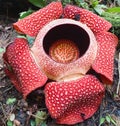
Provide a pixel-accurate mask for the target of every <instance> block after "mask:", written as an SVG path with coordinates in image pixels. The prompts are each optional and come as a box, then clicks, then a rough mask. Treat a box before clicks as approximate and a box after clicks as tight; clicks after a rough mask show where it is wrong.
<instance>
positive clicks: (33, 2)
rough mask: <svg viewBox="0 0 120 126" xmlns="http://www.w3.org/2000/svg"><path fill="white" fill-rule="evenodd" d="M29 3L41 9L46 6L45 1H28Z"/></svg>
mask: <svg viewBox="0 0 120 126" xmlns="http://www.w3.org/2000/svg"><path fill="white" fill-rule="evenodd" d="M29 2H30V3H32V4H33V5H34V6H36V7H39V8H43V7H44V6H46V5H47V1H46V0H29Z"/></svg>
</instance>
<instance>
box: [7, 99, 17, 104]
mask: <svg viewBox="0 0 120 126" xmlns="http://www.w3.org/2000/svg"><path fill="white" fill-rule="evenodd" d="M15 102H16V98H8V99H7V101H6V104H8V105H10V104H14V103H15Z"/></svg>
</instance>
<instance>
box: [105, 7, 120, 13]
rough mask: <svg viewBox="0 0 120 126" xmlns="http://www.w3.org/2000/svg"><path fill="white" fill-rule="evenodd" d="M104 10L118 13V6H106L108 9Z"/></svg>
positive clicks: (119, 11)
mask: <svg viewBox="0 0 120 126" xmlns="http://www.w3.org/2000/svg"><path fill="white" fill-rule="evenodd" d="M106 12H110V13H120V7H112V8H108V9H107V10H106Z"/></svg>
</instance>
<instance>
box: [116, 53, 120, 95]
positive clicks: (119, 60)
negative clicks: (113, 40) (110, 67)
mask: <svg viewBox="0 0 120 126" xmlns="http://www.w3.org/2000/svg"><path fill="white" fill-rule="evenodd" d="M118 74H119V75H118V76H119V80H118V85H117V90H116V94H118V93H119V89H120V52H119V57H118Z"/></svg>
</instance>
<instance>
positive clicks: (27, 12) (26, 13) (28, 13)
mask: <svg viewBox="0 0 120 126" xmlns="http://www.w3.org/2000/svg"><path fill="white" fill-rule="evenodd" d="M33 12H34V11H33V10H31V9H29V10H28V11H23V12H21V13H20V17H19V19H22V18H24V17H27V16H28V15H30V14H32V13H33Z"/></svg>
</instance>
